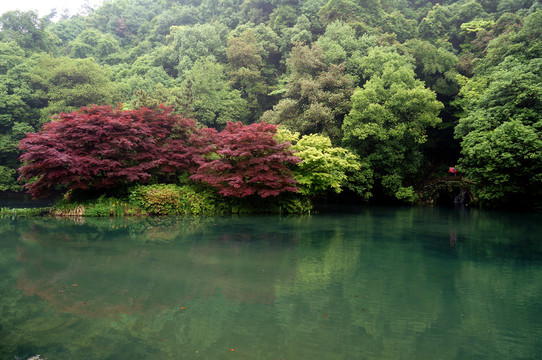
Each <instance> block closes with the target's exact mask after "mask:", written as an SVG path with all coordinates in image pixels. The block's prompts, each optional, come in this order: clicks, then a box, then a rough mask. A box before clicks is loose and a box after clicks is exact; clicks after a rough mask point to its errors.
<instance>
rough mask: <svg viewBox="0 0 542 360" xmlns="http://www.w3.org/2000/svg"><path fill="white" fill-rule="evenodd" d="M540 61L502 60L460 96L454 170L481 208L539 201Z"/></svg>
mask: <svg viewBox="0 0 542 360" xmlns="http://www.w3.org/2000/svg"><path fill="white" fill-rule="evenodd" d="M541 83H542V61H541V60H540V59H532V60H529V61H524V60H520V59H517V58H513V57H507V58H506V59H505V60H504V61H503V62H502V63H501V64H500V65H499V66H496V67H494V68H492V71H491V72H490V73H489V74H487V75H486V76H478V77H475V78H473V79H471V80H469V82H468V83H467V84H466V85H465V86H464V87H463V89H462V90H461V93H460V94H461V95H462V100H461V101H460V102H459V103H460V105H461V106H462V108H463V110H464V116H463V117H462V118H461V119H460V121H459V123H458V125H457V127H456V136H457V137H458V138H459V139H461V141H462V142H461V148H462V150H461V153H462V157H461V159H460V170H461V171H462V172H463V173H464V174H465V175H466V176H467V177H469V178H470V179H471V180H473V181H475V182H476V183H477V187H476V195H477V196H478V198H479V200H480V202H481V203H482V204H484V205H487V206H504V205H515V206H522V207H529V206H536V204H537V203H540V202H541V201H542V200H541V199H542V191H541V190H540V189H542V175H541V174H542V137H541V134H542V117H541V116H540V114H541V113H542V86H541Z"/></svg>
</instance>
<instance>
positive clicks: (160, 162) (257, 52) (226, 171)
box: [0, 0, 542, 216]
mask: <svg viewBox="0 0 542 360" xmlns="http://www.w3.org/2000/svg"><path fill="white" fill-rule="evenodd" d="M541 34H542V5H541V4H540V2H539V1H538V0H526V1H513V0H500V1H485V0H445V1H439V2H438V3H437V2H436V1H419V0H404V1H388V0H377V1H351V0H340V1H337V0H329V1H314V0H300V1H293V2H291V1H290V2H287V3H286V2H280V1H279V2H265V1H264V2H250V1H233V2H231V1H230V2H228V1H222V0H219V1H216V2H213V3H212V4H211V3H210V2H209V1H206V0H203V1H196V2H193V1H188V2H187V1H162V0H160V1H150V0H127V1H124V0H123V1H121V0H114V1H108V2H106V3H104V4H103V5H102V6H100V7H98V8H95V9H90V10H89V11H88V12H87V13H85V14H78V15H69V14H63V15H62V16H57V15H56V14H55V13H52V14H50V15H49V16H45V17H43V18H40V17H39V16H38V14H37V13H36V12H33V11H28V12H20V11H10V12H6V13H4V14H1V15H0V58H1V61H0V164H1V165H0V191H12V192H13V191H16V192H17V191H23V190H26V191H28V192H29V193H30V194H31V195H32V196H36V197H37V196H45V195H46V194H47V193H49V192H54V193H58V192H59V191H61V192H68V193H67V195H68V196H66V199H65V200H63V201H61V202H59V203H58V204H57V205H56V206H55V209H56V210H54V211H58V212H59V213H73V214H80V213H85V214H86V215H87V216H104V215H108V216H115V214H117V215H120V214H130V215H131V214H140V213H150V214H185V213H190V214H206V213H240V212H252V211H265V212H307V211H310V208H311V206H312V205H311V204H314V202H318V201H319V200H320V199H322V198H328V197H335V199H337V195H336V194H338V193H341V194H345V196H343V197H342V198H338V200H340V201H344V200H345V199H348V201H355V202H373V203H382V202H388V203H389V202H393V203H407V204H411V203H417V202H420V201H427V202H431V201H433V202H434V201H436V200H435V199H439V195H443V196H440V199H445V198H446V199H449V198H454V197H457V195H460V193H458V194H452V195H449V194H447V193H446V194H444V193H442V194H441V193H439V191H440V190H439V189H444V190H442V191H444V192H450V191H451V192H453V191H456V190H457V189H460V190H461V191H463V190H464V189H465V188H467V187H468V191H469V196H468V197H467V198H468V199H469V200H470V201H471V202H476V203H479V204H481V205H482V206H487V207H518V208H524V209H540V208H541V207H542V135H541V134H542V117H541V115H540V114H542V81H541V77H542V61H541V60H540V59H541V58H542V50H541V49H542V43H541V41H542V36H541ZM450 166H455V167H457V169H458V170H459V173H460V175H461V176H462V179H465V183H464V184H461V186H458V187H457V189H456V188H454V187H450V186H448V185H446V184H445V182H440V183H439V182H438V179H439V178H443V177H445V176H446V171H447V169H448V167H450ZM17 169H19V173H17ZM18 178H19V180H18ZM435 181H437V182H436V183H438V184H441V186H440V185H439V186H433V187H432V188H431V189H429V188H427V186H428V184H436V183H435ZM467 185H468V186H467ZM23 187H24V189H23ZM435 189H436V190H435ZM450 189H452V190H450ZM457 191H459V190H457ZM70 194H71V195H74V196H73V197H70ZM428 194H429V195H430V196H431V197H432V198H431V199H429V200H428V198H427V197H428V196H429V195H428ZM116 201H117V202H116ZM90 204H92V205H90ZM118 204H121V205H118Z"/></svg>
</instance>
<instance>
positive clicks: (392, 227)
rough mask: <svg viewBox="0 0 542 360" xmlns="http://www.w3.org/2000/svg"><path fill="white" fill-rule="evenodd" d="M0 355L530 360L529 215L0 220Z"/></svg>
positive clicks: (538, 352)
mask: <svg viewBox="0 0 542 360" xmlns="http://www.w3.org/2000/svg"><path fill="white" fill-rule="evenodd" d="M0 272H1V274H2V276H1V277H0V296H1V304H0V359H27V358H28V357H30V356H33V355H36V354H41V357H42V358H47V359H49V360H54V359H220V360H222V359H249V360H258V359H272V360H280V359H284V360H304V359H311V360H313V359H323V360H327V359H542V217H541V216H540V215H529V214H527V215H526V214H506V213H490V212H482V211H473V210H465V209H463V210H461V209H441V208H361V209H357V210H353V211H349V212H346V211H343V212H340V213H334V214H331V215H330V214H321V215H313V216H304V217H275V216H261V217H256V216H250V217H248V216H246V217H245V216H243V217H215V218H193V219H190V218H185V219H182V218H178V219H175V218H144V219H84V220H81V219H76V220H73V219H71V220H70V219H51V218H35V219H10V218H7V219H6V218H5V219H0Z"/></svg>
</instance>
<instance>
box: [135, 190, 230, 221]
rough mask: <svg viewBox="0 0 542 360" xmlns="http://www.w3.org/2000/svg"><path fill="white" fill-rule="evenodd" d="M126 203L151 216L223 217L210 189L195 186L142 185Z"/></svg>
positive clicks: (220, 204) (218, 200) (219, 200)
mask: <svg viewBox="0 0 542 360" xmlns="http://www.w3.org/2000/svg"><path fill="white" fill-rule="evenodd" d="M130 202H131V203H132V204H133V205H136V206H138V207H140V208H141V209H143V210H144V211H146V212H147V213H149V214H153V215H187V214H192V215H209V214H213V215H215V214H223V213H227V212H228V211H226V206H224V205H225V204H223V202H224V200H223V198H222V197H221V196H219V195H218V194H217V193H216V191H215V190H214V189H210V188H208V187H205V186H198V185H183V186H177V185H173V184H169V185H165V184H156V185H143V186H138V187H136V188H135V189H134V190H133V191H132V192H131V194H130Z"/></svg>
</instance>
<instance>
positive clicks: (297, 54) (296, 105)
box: [262, 45, 353, 141]
mask: <svg viewBox="0 0 542 360" xmlns="http://www.w3.org/2000/svg"><path fill="white" fill-rule="evenodd" d="M288 70H289V72H290V75H289V77H288V80H287V84H286V86H285V87H284V89H283V99H282V100H280V101H279V103H278V104H277V105H275V106H274V107H273V110H270V111H267V112H265V113H264V114H263V116H262V119H263V120H264V121H267V122H272V123H276V124H284V125H286V126H288V127H290V128H291V129H293V130H295V131H298V132H300V133H302V134H310V133H322V134H324V135H326V136H329V137H330V138H331V139H332V140H333V141H338V140H339V139H340V138H341V137H342V134H341V125H342V120H343V116H344V115H345V114H346V113H347V112H348V110H349V106H350V101H349V99H350V96H351V95H352V92H353V80H352V78H351V77H350V76H348V75H347V74H345V69H344V66H341V65H334V64H331V65H327V63H326V58H325V54H324V52H323V50H322V48H321V47H320V46H317V45H314V46H312V47H309V46H307V45H297V46H296V47H294V49H292V53H291V54H290V58H289V59H288Z"/></svg>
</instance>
